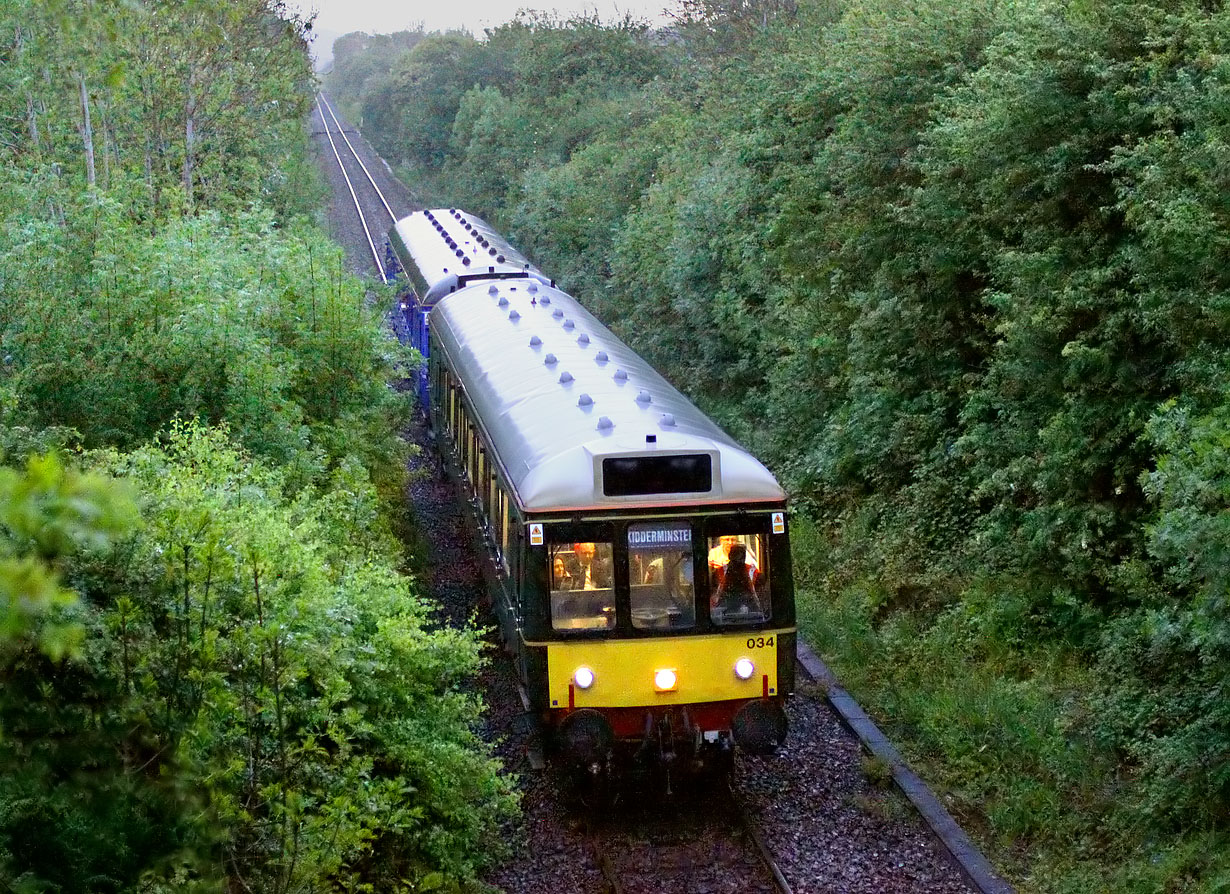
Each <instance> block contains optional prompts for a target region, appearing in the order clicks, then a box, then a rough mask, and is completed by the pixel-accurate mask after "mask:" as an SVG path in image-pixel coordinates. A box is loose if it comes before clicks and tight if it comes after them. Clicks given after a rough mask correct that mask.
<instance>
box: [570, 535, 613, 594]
mask: <svg viewBox="0 0 1230 894" xmlns="http://www.w3.org/2000/svg"><path fill="white" fill-rule="evenodd" d="M595 552H596V549H595V546H594V544H592V543H574V544H573V545H572V561H571V562H569V563H568V565H567V566H566V568H567V572H568V576H569V577H570V578H571V579H572V588H573V589H575V590H605V589H607V588H609V587H610V586H612V582H613V580H614V577H613V575H612V573H611V559H610V557H609V556H603V557H601V558H598V557H596V556H595V555H594V554H595ZM608 552H609V550H608Z"/></svg>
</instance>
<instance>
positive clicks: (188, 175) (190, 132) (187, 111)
mask: <svg viewBox="0 0 1230 894" xmlns="http://www.w3.org/2000/svg"><path fill="white" fill-rule="evenodd" d="M188 89H189V93H188V103H187V105H186V106H185V107H184V195H185V197H186V198H187V200H188V207H189V208H191V207H192V175H193V159H194V157H195V155H196V97H195V96H193V95H192V92H191V91H192V88H191V86H190V87H189V88H188Z"/></svg>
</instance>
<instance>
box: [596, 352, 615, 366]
mask: <svg viewBox="0 0 1230 894" xmlns="http://www.w3.org/2000/svg"><path fill="white" fill-rule="evenodd" d="M610 359H611V358H610V357H608V356H607V355H606V351H599V352H598V353H597V354H595V355H594V362H595V363H606V362H607V361H608V360H610Z"/></svg>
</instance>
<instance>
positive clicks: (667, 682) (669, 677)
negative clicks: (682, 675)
mask: <svg viewBox="0 0 1230 894" xmlns="http://www.w3.org/2000/svg"><path fill="white" fill-rule="evenodd" d="M678 687H679V675H678V674H677V673H675V669H674V668H673V667H662V668H659V669H658V670H656V671H654V672H653V688H654V689H656V690H658V692H673V691H674V690H675V689H677V688H678Z"/></svg>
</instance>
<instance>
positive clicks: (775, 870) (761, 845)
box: [727, 781, 794, 894]
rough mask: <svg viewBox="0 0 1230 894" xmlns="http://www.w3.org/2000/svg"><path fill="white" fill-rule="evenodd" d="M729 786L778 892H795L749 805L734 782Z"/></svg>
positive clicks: (745, 829) (749, 834)
mask: <svg viewBox="0 0 1230 894" xmlns="http://www.w3.org/2000/svg"><path fill="white" fill-rule="evenodd" d="M727 788H728V790H729V791H730V797H731V800H732V801H734V804H735V812H736V813H737V814H738V815H739V821H740V822H741V823H743V830H744V831H745V832H747V837H748V838H750V839H751V840H752V844H753V845H755V847H756V852H757V853H758V854H759V855H760V859H761V861H762V862H763V863H764V865H765V868H766V869H768V870H769V874H770V875H772V876H773V887H774V888H776V889H777V891H778V894H794V892H793V890H792V889H791V887H790V883H789V882H788V881H786V876H784V875H783V874H782V870H781V867H780V866H778V865H777V860H775V859H774V858H773V853H772V852H771V851H770V850H769V847H768V845H767V844H765V840H764V838H763V837H762V836H761V834H760V830H759V829H757V828H756V824H755V823H754V822H752V817H751V815H750V814H749V813H748V812H747V805H746V804H745V803H744V802H743V798H741V797H740V796H739V793H738V792H737V791H735V787H734V783H733V782H729V781H728V783H727Z"/></svg>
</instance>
